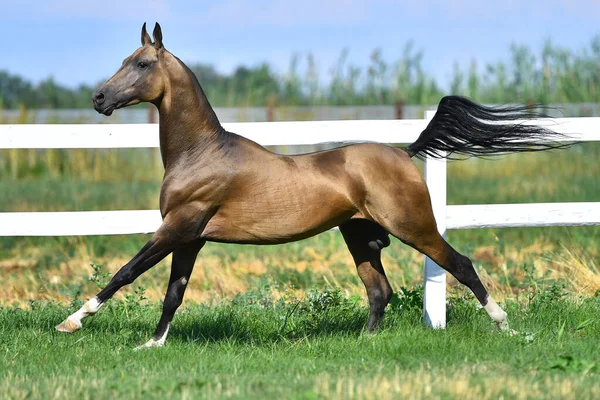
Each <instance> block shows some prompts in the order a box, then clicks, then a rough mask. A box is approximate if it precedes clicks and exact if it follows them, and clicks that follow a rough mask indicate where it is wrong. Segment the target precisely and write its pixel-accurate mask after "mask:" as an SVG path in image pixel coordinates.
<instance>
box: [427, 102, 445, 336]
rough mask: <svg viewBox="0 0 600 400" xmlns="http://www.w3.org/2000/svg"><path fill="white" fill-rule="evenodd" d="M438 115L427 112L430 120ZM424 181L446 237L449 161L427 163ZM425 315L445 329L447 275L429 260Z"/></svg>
mask: <svg viewBox="0 0 600 400" xmlns="http://www.w3.org/2000/svg"><path fill="white" fill-rule="evenodd" d="M434 115H435V111H426V112H425V119H426V120H428V121H429V120H431V119H432V118H433V116H434ZM425 181H426V182H427V187H428V189H429V194H430V196H431V204H432V206H433V214H434V215H435V220H436V222H437V227H438V231H439V232H440V234H441V235H442V236H443V237H444V238H445V237H446V159H437V158H432V157H427V158H426V159H425ZM424 272H425V274H424V275H425V279H424V284H423V286H424V288H423V289H424V296H423V315H424V321H425V324H426V325H428V326H430V327H432V328H436V329H437V328H439V329H443V328H445V327H446V271H445V270H444V269H442V268H441V267H440V266H439V265H437V264H436V263H435V262H433V260H431V259H430V258H429V257H425V268H424Z"/></svg>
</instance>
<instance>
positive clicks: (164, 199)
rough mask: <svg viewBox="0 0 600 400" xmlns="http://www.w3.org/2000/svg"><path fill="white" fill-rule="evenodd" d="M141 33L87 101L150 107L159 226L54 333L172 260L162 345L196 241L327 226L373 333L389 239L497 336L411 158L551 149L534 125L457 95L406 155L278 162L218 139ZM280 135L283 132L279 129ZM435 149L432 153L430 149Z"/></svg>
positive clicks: (367, 150) (360, 152) (487, 299)
mask: <svg viewBox="0 0 600 400" xmlns="http://www.w3.org/2000/svg"><path fill="white" fill-rule="evenodd" d="M153 39H154V42H153V41H152V39H151V38H150V36H149V35H148V33H147V31H146V24H144V26H143V27H142V47H140V48H138V49H137V50H135V52H134V53H133V54H132V55H130V56H129V57H127V58H126V59H125V60H124V61H123V64H122V66H121V68H120V69H119V70H118V71H117V72H116V73H115V75H114V76H113V77H111V78H110V79H109V80H108V81H107V82H106V83H104V84H103V85H102V86H101V87H100V88H98V90H96V91H95V92H94V94H93V103H94V108H95V110H96V111H98V112H99V113H102V114H105V115H111V114H112V112H113V111H114V110H116V109H118V108H121V107H127V106H130V105H133V104H138V103H140V102H151V103H153V104H154V105H155V106H156V107H157V108H158V111H159V117H160V125H159V131H160V151H161V156H162V161H163V164H164V168H165V173H164V178H163V182H162V186H161V191H160V212H161V214H162V218H163V223H162V225H161V226H160V228H159V229H158V230H157V231H156V232H155V233H154V235H153V236H152V238H151V239H150V240H149V241H148V243H147V244H146V245H145V246H144V247H143V248H142V249H141V250H140V251H139V253H137V255H135V257H133V259H132V260H131V261H129V262H128V263H127V264H126V265H124V266H123V267H122V268H121V269H120V270H119V271H118V272H117V273H116V274H115V275H114V276H113V277H112V279H111V280H110V282H109V283H108V285H107V286H106V287H105V288H104V289H103V290H102V291H100V292H99V293H98V294H97V295H96V296H95V297H93V298H92V299H90V300H89V301H87V302H86V303H85V304H84V305H83V306H82V307H81V309H79V310H78V311H77V312H75V313H74V314H72V315H70V316H69V317H68V318H67V319H66V320H65V321H63V322H62V323H61V324H59V325H58V326H57V327H56V328H57V329H58V330H59V331H61V332H74V331H76V330H77V329H79V328H81V321H82V319H83V318H85V317H87V316H89V315H92V314H95V313H96V312H97V311H98V310H99V309H100V307H101V306H102V305H103V304H104V303H105V302H106V301H107V300H109V299H110V298H111V297H112V296H113V295H114V294H115V292H117V291H118V290H119V289H120V288H121V287H123V286H125V285H128V284H130V283H132V282H133V281H134V280H135V279H136V278H137V277H138V276H140V275H141V274H142V273H144V272H145V271H147V270H148V269H150V268H152V267H153V266H154V265H155V264H157V263H158V262H159V261H161V260H162V259H163V258H165V257H166V256H167V255H168V254H170V253H173V258H172V266H171V275H170V278H169V284H168V287H167V292H166V295H165V299H164V304H163V311H162V316H161V318H160V321H159V322H158V326H157V328H156V331H155V333H154V336H153V337H152V338H151V339H150V340H149V341H148V342H147V343H146V344H144V345H143V346H141V347H144V346H145V347H152V346H161V345H163V344H164V343H165V340H166V337H167V334H168V331H169V327H170V324H171V321H172V319H173V315H174V314H175V311H176V310H177V308H178V307H179V306H180V305H181V302H182V300H183V295H184V292H185V289H186V286H187V284H188V282H189V279H190V275H191V274H192V269H193V267H194V263H195V260H196V257H197V255H198V252H199V251H200V249H202V247H203V246H204V244H205V243H206V242H207V241H212V242H225V243H244V244H258V245H266V244H279V243H286V242H291V241H296V240H301V239H305V238H308V237H310V236H314V235H317V234H318V233H321V232H323V231H326V230H328V229H330V228H333V227H336V226H337V227H339V230H340V232H341V234H342V235H343V238H344V241H345V242H346V244H347V246H348V249H349V250H350V253H351V254H352V257H353V259H354V262H355V263H356V267H357V269H358V274H359V276H360V278H361V280H362V281H363V283H364V285H365V287H366V292H367V297H368V300H369V312H370V315H369V319H368V322H367V328H368V330H369V331H373V330H374V329H375V328H376V327H377V325H378V323H379V321H380V320H381V318H382V316H383V312H384V310H385V308H386V306H387V304H388V302H389V301H390V297H391V296H392V288H391V287H390V284H389V282H388V279H387V277H386V274H385V272H384V269H383V265H382V264H381V258H380V256H381V251H382V249H383V248H385V247H386V246H388V245H389V244H390V239H389V236H388V235H389V234H391V235H393V236H395V237H396V238H398V239H400V240H401V241H402V242H404V243H406V244H408V245H409V246H411V247H413V248H415V249H416V250H418V251H420V252H421V253H423V254H425V255H427V256H429V257H430V258H431V259H433V260H434V261H435V262H436V263H438V264H439V265H440V266H442V267H443V268H444V269H445V270H446V271H448V272H450V273H451V274H452V275H453V276H454V277H455V278H456V279H457V280H458V281H459V282H461V283H462V284H464V285H466V286H467V287H468V288H469V289H471V291H472V292H473V293H474V294H475V296H476V297H477V299H478V300H479V302H480V303H481V305H482V306H483V308H484V309H485V310H486V311H487V313H488V314H489V316H490V317H491V319H492V320H493V321H494V322H495V323H496V324H497V326H498V328H499V329H500V330H507V329H508V322H507V314H506V312H504V310H502V308H500V307H499V306H498V304H497V303H496V302H495V301H494V300H493V299H492V297H491V296H489V294H488V293H487V291H486V289H485V288H484V286H483V284H482V283H481V281H480V280H479V277H478V276H477V274H476V272H475V269H474V268H473V264H472V263H471V261H470V260H469V259H468V258H467V257H465V256H463V255H462V254H459V253H458V252H457V251H456V250H454V249H453V248H452V247H451V246H450V245H449V244H448V243H446V241H445V240H444V238H443V237H442V236H441V235H440V234H439V233H438V230H437V228H436V222H435V219H434V216H433V212H432V206H431V201H430V198H429V193H428V190H427V186H426V184H425V182H424V180H423V177H422V175H421V174H420V172H419V170H418V169H417V167H416V165H415V164H414V163H413V161H412V160H411V158H412V157H414V156H417V157H423V156H425V155H430V156H434V157H436V156H437V157H447V158H464V157H468V156H485V155H490V154H504V153H507V152H521V151H539V150H546V149H549V148H556V147H561V146H562V145H560V144H557V143H554V144H548V143H544V141H543V139H546V138H548V137H555V138H559V137H560V135H559V134H557V133H555V132H553V131H550V130H548V129H546V128H543V127H540V126H537V125H535V124H526V123H523V120H527V119H529V118H531V117H532V114H531V112H532V109H531V107H527V106H524V107H521V106H510V107H502V108H498V107H485V106H482V105H478V104H476V103H474V102H472V101H470V100H468V99H466V98H463V97H458V96H447V97H444V98H442V99H441V101H440V103H439V107H438V110H437V113H436V114H435V116H434V117H433V119H432V120H431V122H430V123H429V125H427V127H426V128H425V130H424V131H423V132H422V133H421V135H420V136H419V138H418V139H417V140H416V141H415V142H414V143H412V144H411V145H409V146H408V147H406V148H397V147H392V146H387V145H382V144H374V143H363V144H354V145H349V146H345V147H340V148H336V149H333V150H326V151H320V152H315V153H310V154H303V155H295V156H285V155H279V154H275V153H272V152H270V151H268V150H267V149H265V148H263V147H261V146H260V145H258V144H257V143H255V142H253V141H251V140H248V139H246V138H244V137H242V136H238V135H236V134H234V133H232V132H228V131H226V130H225V129H224V128H223V127H222V126H221V124H220V123H219V120H218V119H217V116H216V114H215V112H214V111H213V109H212V107H211V106H210V104H209V102H208V100H207V98H206V96H205V95H204V92H203V90H202V88H201V87H200V84H199V83H198V80H197V79H196V77H195V75H194V74H193V73H192V71H191V70H190V69H189V68H188V67H187V66H186V65H185V64H184V63H183V62H181V61H180V60H179V59H178V58H177V57H175V56H174V55H173V54H171V53H170V52H169V51H167V50H166V49H165V47H164V45H163V39H162V31H161V28H160V26H159V25H158V24H156V26H155V28H154V31H153ZM281 134H282V135H285V132H281ZM442 152H443V153H442Z"/></svg>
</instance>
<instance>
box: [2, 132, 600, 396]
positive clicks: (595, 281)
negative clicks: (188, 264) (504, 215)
mask: <svg viewBox="0 0 600 400" xmlns="http://www.w3.org/2000/svg"><path fill="white" fill-rule="evenodd" d="M51 152H52V151H48V152H47V153H44V152H41V154H38V157H35V160H42V161H36V162H34V163H33V164H32V165H31V166H28V164H27V160H28V159H31V158H28V157H27V154H28V153H27V150H22V151H21V150H17V151H14V153H13V155H14V158H13V159H15V160H23V161H22V163H23V165H22V166H21V167H20V169H19V170H17V175H16V177H14V178H12V177H10V174H9V173H6V171H8V167H7V166H5V167H6V169H4V170H3V171H4V172H3V177H2V179H1V180H0V207H1V209H2V210H3V211H33V210H35V211H60V210H95V209H137V208H155V207H156V203H157V196H158V189H159V182H160V176H161V175H160V168H159V167H158V166H155V164H154V161H155V158H154V157H153V156H151V155H150V156H149V155H148V152H147V151H146V150H124V151H118V150H112V151H108V152H104V153H99V152H94V151H85V150H75V151H70V152H69V153H70V155H69V157H74V160H80V161H77V162H80V164H79V166H78V167H74V168H72V170H67V171H65V170H61V168H60V165H61V164H60V163H59V162H58V161H57V160H60V156H61V153H60V152H55V154H54V156H49V155H48V154H50V153H51ZM7 153H8V152H5V153H4V154H2V156H3V157H2V158H3V159H4V160H7V159H11V158H10V157H4V156H5V155H8V154H7ZM57 155H58V156H57ZM598 159H600V146H598V144H597V143H594V144H588V143H585V144H580V145H577V146H575V147H574V148H572V149H570V150H562V151H554V152H550V153H541V154H522V155H511V156H507V157H503V158H500V159H496V160H493V161H490V160H469V161H462V162H455V163H451V164H450V166H449V184H448V199H449V204H475V203H504V202H553V201H600V179H598V177H599V176H600V165H599V164H598V162H597V160H598ZM132 160H133V161H132ZM140 160H141V161H140ZM144 160H145V161H144ZM144 162H145V163H146V164H143V165H144V168H136V166H138V167H139V165H140V163H144ZM36 163H39V165H38V164H36ZM53 163H54V164H53ZM67 164H68V163H64V165H67ZM52 165H55V166H56V165H58V168H57V169H56V170H55V171H53V170H52V169H51V168H49V166H52ZM447 237H448V240H449V242H450V243H452V245H453V246H455V247H456V248H457V249H458V250H459V251H461V252H463V253H464V254H467V255H469V256H471V257H472V258H473V260H474V262H475V266H476V269H477V271H478V273H479V274H480V276H481V277H482V280H483V281H484V284H485V285H486V286H487V287H488V288H489V289H490V293H491V294H492V295H494V296H495V297H496V298H497V299H500V300H501V301H502V302H503V304H504V305H505V306H506V307H505V308H506V311H507V312H508V313H509V318H510V320H511V323H512V327H513V328H514V329H516V330H517V331H519V334H518V335H516V336H512V337H511V336H505V335H501V334H499V333H498V332H496V330H495V329H494V327H493V325H492V323H491V322H490V321H489V318H488V317H487V315H485V313H484V312H483V311H482V310H480V309H478V307H477V306H476V301H475V299H474V297H473V296H472V295H471V294H470V293H469V292H467V291H466V290H464V289H463V288H462V286H460V285H457V284H456V282H455V281H453V280H450V281H449V284H450V286H452V289H451V293H452V296H451V297H450V299H449V302H450V305H449V318H448V329H447V330H446V331H433V330H429V329H426V328H424V327H423V326H422V322H421V318H422V313H421V304H422V299H421V296H422V295H421V291H420V289H419V287H418V285H419V284H420V283H421V281H422V256H421V255H420V254H418V253H416V252H415V251H414V250H412V249H410V248H409V247H407V246H404V245H402V244H401V243H399V242H398V241H396V240H393V241H392V245H391V246H390V247H389V248H387V249H386V250H385V251H384V252H383V264H384V265H385V266H386V271H387V272H388V276H389V277H390V282H391V284H392V287H393V288H394V290H395V291H396V292H398V293H400V295H399V296H397V297H396V298H395V300H394V304H393V305H392V306H391V307H390V308H389V310H388V313H387V315H386V319H385V322H384V327H383V329H382V330H381V331H380V332H379V333H378V334H376V335H366V334H364V333H363V328H364V324H365V322H366V318H367V315H368V310H367V306H366V301H365V300H364V297H365V296H364V288H363V286H362V284H361V283H360V281H359V278H358V276H357V274H356V271H355V268H354V266H353V263H352V259H351V257H350V255H349V253H348V251H347V249H346V248H345V245H344V243H343V241H342V239H341V237H340V234H339V232H326V233H324V234H322V235H320V236H317V237H315V238H312V239H309V240H305V241H302V242H297V243H291V244H287V245H282V246H271V247H256V246H241V245H221V244H212V243H211V244H208V245H207V246H206V248H205V249H203V251H202V253H201V255H200V257H199V260H198V262H197V263H196V269H195V271H194V274H193V277H192V279H191V282H190V288H189V289H188V292H187V293H186V300H185V302H184V305H183V307H182V310H181V311H180V312H179V313H178V314H177V315H176V317H175V320H174V325H173V328H172V332H171V335H170V338H169V342H168V343H167V345H166V346H165V348H161V349H153V350H152V351H147V352H134V351H133V350H132V349H133V347H134V346H136V345H139V344H142V343H143V342H144V341H145V340H147V339H148V338H149V337H150V335H151V333H152V329H153V327H154V325H155V324H156V321H157V320H158V318H159V316H160V304H159V300H160V299H161V298H162V296H163V294H164V290H165V282H166V281H167V278H168V263H167V262H166V261H165V262H162V263H160V264H159V265H158V266H157V267H156V268H154V269H153V270H151V271H149V272H148V273H146V274H145V275H143V276H142V277H140V279H138V280H137V281H136V283H135V284H134V285H132V287H130V288H126V289H125V290H123V291H122V293H121V295H119V296H117V297H118V298H117V299H114V300H112V301H111V303H109V305H108V306H107V307H106V309H103V310H102V311H101V312H100V313H99V314H98V315H97V316H96V317H93V318H90V319H89V320H87V321H86V322H85V324H84V329H82V330H81V331H80V332H77V333H75V334H74V335H68V336H65V335H60V334H58V333H56V332H54V329H53V328H54V326H55V325H56V324H57V323H58V322H60V321H61V320H62V319H63V318H64V317H65V316H66V315H68V314H69V313H70V312H72V311H73V310H74V309H76V308H77V307H78V306H80V305H81V303H82V300H83V299H86V298H87V297H89V296H90V295H93V294H94V293H95V292H96V291H97V290H98V286H99V285H102V284H103V283H104V282H106V279H107V276H106V273H107V272H110V273H113V272H115V271H116V270H117V269H118V268H119V267H120V266H121V265H122V264H123V263H124V262H125V261H127V260H128V259H129V258H130V257H131V256H132V255H133V254H135V252H136V251H137V250H138V249H139V247H141V245H142V244H143V243H144V242H145V241H146V240H147V237H146V236H144V235H135V236H113V237H78V238H2V239H0V240H1V243H2V246H1V248H0V257H1V261H0V268H1V269H2V277H3V278H2V279H3V285H2V287H1V288H0V290H1V291H2V292H0V301H1V304H2V306H1V307H2V308H1V309H0V330H1V332H0V338H2V342H1V345H0V346H1V347H0V351H1V353H2V357H1V358H0V363H1V365H0V371H1V372H0V374H1V375H0V393H5V394H6V397H9V398H26V397H29V398H31V397H33V398H42V397H43V398H53V397H65V396H66V397H83V398H86V397H89V398H91V397H94V398H95V397H109V396H117V395H125V396H128V397H140V398H141V397H145V398H146V397H156V398H162V397H165V396H171V397H181V398H190V397H198V396H200V395H202V396H205V397H209V398H210V397H212V398H217V397H233V398H249V397H250V398H252V397H254V398H261V397H264V396H265V395H279V396H284V397H285V398H294V397H296V398H351V397H359V398H369V397H372V398H375V397H378V398H392V397H394V398H397V397H399V396H402V397H408V398H429V397H432V396H433V397H442V398H448V397H452V396H458V395H460V396H461V397H464V398H498V397H501V396H504V397H505V398H540V397H545V398H596V397H598V395H599V393H600V385H599V384H598V383H597V382H598V380H599V379H598V378H599V375H598V374H599V373H600V371H599V368H600V367H599V364H598V361H597V357H596V355H595V354H596V353H597V348H598V339H599V338H600V337H599V336H600V317H599V315H600V313H599V311H600V297H599V293H600V292H598V290H600V271H599V265H598V261H597V260H598V259H599V250H600V247H599V240H598V238H600V227H586V228H539V229H538V228H536V229H533V228H530V229H504V230H501V229H495V230H491V229H481V230H466V231H450V232H448V235H447ZM90 264H94V266H93V267H91V266H90ZM90 278H91V279H90Z"/></svg>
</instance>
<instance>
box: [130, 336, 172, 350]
mask: <svg viewBox="0 0 600 400" xmlns="http://www.w3.org/2000/svg"><path fill="white" fill-rule="evenodd" d="M163 346H164V343H161V342H159V341H156V340H154V339H150V340H148V341H147V342H146V343H144V344H143V345H141V346H138V347H135V348H134V349H133V350H134V351H139V350H143V349H149V348H151V347H163Z"/></svg>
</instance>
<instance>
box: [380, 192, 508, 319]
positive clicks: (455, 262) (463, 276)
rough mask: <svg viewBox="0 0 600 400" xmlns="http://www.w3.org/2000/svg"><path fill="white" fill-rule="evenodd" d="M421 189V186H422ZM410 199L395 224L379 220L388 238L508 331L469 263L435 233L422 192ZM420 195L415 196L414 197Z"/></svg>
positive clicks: (387, 220) (429, 205)
mask: <svg viewBox="0 0 600 400" xmlns="http://www.w3.org/2000/svg"><path fill="white" fill-rule="evenodd" d="M423 186H424V184H423ZM413 189H414V190H413V194H414V195H413V196H412V197H411V198H410V200H409V201H404V203H403V204H402V205H397V207H398V208H401V209H402V212H401V213H398V214H396V215H395V216H394V217H395V218H396V220H391V219H390V218H382V219H381V221H379V222H380V223H381V225H382V226H383V227H384V228H385V229H386V230H387V231H388V232H390V233H391V234H392V235H394V236H395V237H397V238H398V239H400V240H401V241H402V242H404V243H406V244H408V245H409V246H411V247H413V248H414V249H416V250H418V251H420V252H421V253H423V254H425V255H426V256H428V257H429V258H431V259H432V260H433V261H435V262H436V263H437V264H438V265H439V266H441V267H442V268H444V269H445V270H446V271H448V272H450V273H451V274H452V275H453V276H454V277H455V278H456V279H457V280H458V281H459V282H460V283H462V284H463V285H465V286H467V287H468V288H469V289H470V290H471V291H472V292H473V294H474V295H475V297H476V298H477V300H479V302H480V303H481V305H482V306H483V308H484V309H485V310H486V311H487V313H488V315H489V316H490V318H491V319H492V320H493V321H494V322H495V323H496V324H497V326H498V328H499V329H500V330H501V331H508V330H509V327H508V320H507V314H506V312H504V310H503V309H502V308H500V306H499V305H498V304H497V303H496V302H495V301H494V299H493V298H492V297H491V296H490V295H489V294H488V292H487V290H486V289H485V287H484V286H483V283H482V282H481V280H480V279H479V276H477V273H476V272H475V268H473V263H472V262H471V260H469V258H467V257H465V256H463V255H462V254H460V253H459V252H457V251H456V250H455V249H453V248H452V246H450V245H449V244H448V243H447V242H446V241H445V240H444V238H443V237H442V236H441V235H440V234H439V232H438V231H437V225H436V222H435V218H434V216H433V211H432V209H431V202H430V200H429V196H428V194H427V191H426V188H424V189H423V190H421V191H419V190H418V189H417V188H413ZM419 193H420V194H421V195H418V194H419Z"/></svg>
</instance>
